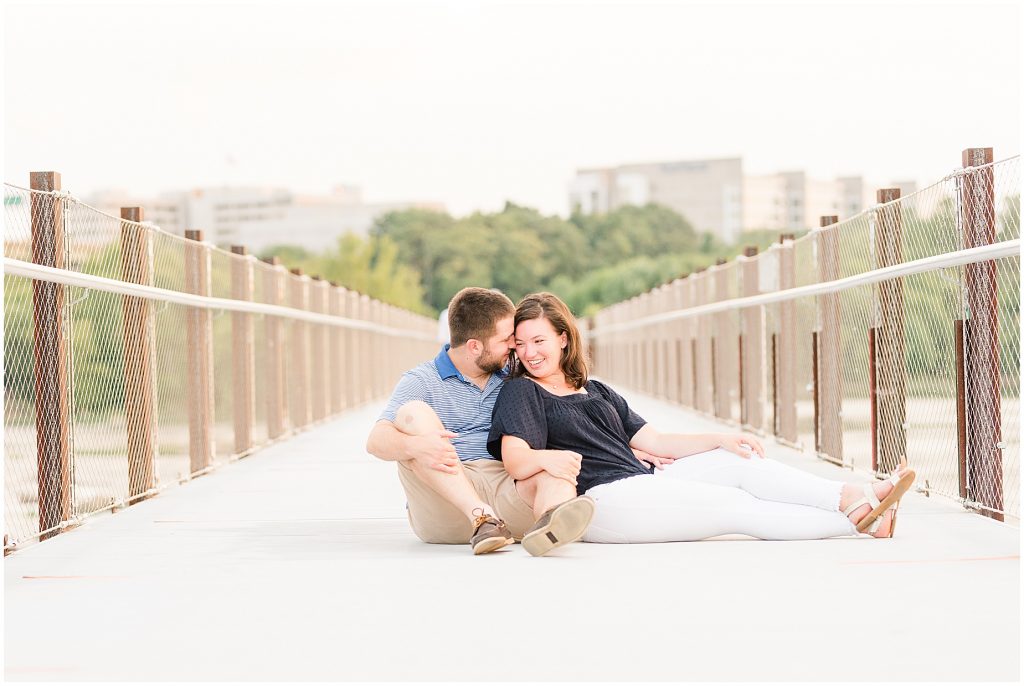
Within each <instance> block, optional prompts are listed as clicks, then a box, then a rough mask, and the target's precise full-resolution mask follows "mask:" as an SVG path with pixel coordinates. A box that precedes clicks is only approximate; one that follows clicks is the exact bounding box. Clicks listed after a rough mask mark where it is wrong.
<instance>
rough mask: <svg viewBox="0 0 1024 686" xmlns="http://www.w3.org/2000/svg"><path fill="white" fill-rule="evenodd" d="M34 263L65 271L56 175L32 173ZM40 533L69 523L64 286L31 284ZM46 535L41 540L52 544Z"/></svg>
mask: <svg viewBox="0 0 1024 686" xmlns="http://www.w3.org/2000/svg"><path fill="white" fill-rule="evenodd" d="M29 182H30V186H31V188H32V190H33V191H39V192H36V193H32V196H31V198H32V261H33V262H35V263H36V264H41V265H45V266H47V267H55V268H57V269H64V268H65V262H64V206H63V202H62V201H61V200H60V199H59V198H58V197H56V196H54V195H45V194H44V193H47V192H53V191H59V190H60V174H58V173H57V172H32V173H31V174H30V175H29ZM32 313H33V316H32V320H33V321H32V323H33V343H34V351H35V379H36V385H35V391H36V458H37V465H36V468H37V475H38V497H39V530H40V531H46V530H47V529H52V528H54V527H56V526H58V525H60V524H61V523H62V522H66V521H68V520H69V519H71V516H72V512H73V509H72V508H73V503H72V500H71V454H70V438H71V436H70V433H71V427H70V425H69V398H68V359H67V349H66V347H65V328H64V286H63V285H62V284H57V283H50V282H48V281H36V280H33V281H32ZM48 537H49V535H46V534H44V535H43V536H41V537H40V538H48Z"/></svg>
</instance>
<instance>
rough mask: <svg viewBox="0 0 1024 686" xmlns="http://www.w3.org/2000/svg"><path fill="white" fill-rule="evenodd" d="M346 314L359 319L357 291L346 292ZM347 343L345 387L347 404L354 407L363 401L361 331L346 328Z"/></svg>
mask: <svg viewBox="0 0 1024 686" xmlns="http://www.w3.org/2000/svg"><path fill="white" fill-rule="evenodd" d="M346 300H347V314H346V316H347V317H348V318H349V319H353V320H361V319H362V314H361V313H360V311H359V292H358V291H349V292H348V294H347V299H346ZM346 335H347V337H348V342H349V345H348V346H347V347H348V352H347V353H346V355H345V362H346V368H347V369H348V374H347V377H348V381H347V383H346V385H345V388H346V390H347V392H348V398H349V402H348V406H349V407H350V408H351V407H356V406H358V405H361V404H362V403H363V377H364V370H363V365H364V364H365V363H366V362H365V360H363V359H362V356H363V350H364V347H365V346H364V345H363V332H362V331H359V330H358V329H348V330H347V333H346Z"/></svg>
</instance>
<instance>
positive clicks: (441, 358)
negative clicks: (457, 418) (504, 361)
mask: <svg viewBox="0 0 1024 686" xmlns="http://www.w3.org/2000/svg"><path fill="white" fill-rule="evenodd" d="M451 347H452V346H451V344H450V343H445V344H444V346H443V347H442V348H441V352H439V353H438V354H437V357H435V358H434V366H435V367H436V368H437V373H438V375H439V376H440V377H441V380H442V381H443V380H444V379H450V378H452V377H453V376H454V377H457V378H458V379H460V380H462V381H466V383H469V381H467V380H466V377H464V376H463V375H462V372H460V371H459V370H458V369H456V368H455V364H454V363H453V362H452V358H450V357H448V350H449V349H451ZM497 374H498V377H499V378H502V379H504V378H505V377H506V376H508V369H501V370H499V371H498V372H497Z"/></svg>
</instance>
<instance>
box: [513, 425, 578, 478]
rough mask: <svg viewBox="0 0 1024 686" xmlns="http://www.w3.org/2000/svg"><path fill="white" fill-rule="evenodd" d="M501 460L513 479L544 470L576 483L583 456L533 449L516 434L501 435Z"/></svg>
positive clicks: (560, 451)
mask: <svg viewBox="0 0 1024 686" xmlns="http://www.w3.org/2000/svg"><path fill="white" fill-rule="evenodd" d="M501 461H502V462H504V463H505V471H507V472H508V473H509V474H511V475H512V478H513V479H516V480H520V481H521V480H522V479H528V478H530V477H531V476H533V475H534V474H537V473H539V472H542V471H546V472H547V473H548V474H550V475H551V476H554V477H557V478H559V479H565V480H566V481H569V482H570V483H572V485H573V486H575V485H576V477H577V476H578V475H579V473H580V464H581V463H582V461H583V457H582V456H581V455H580V454H579V453H574V452H572V451H570V450H534V449H533V448H531V447H530V446H529V444H528V443H527V442H526V441H524V440H523V439H521V438H519V437H518V436H509V435H505V436H502V437H501Z"/></svg>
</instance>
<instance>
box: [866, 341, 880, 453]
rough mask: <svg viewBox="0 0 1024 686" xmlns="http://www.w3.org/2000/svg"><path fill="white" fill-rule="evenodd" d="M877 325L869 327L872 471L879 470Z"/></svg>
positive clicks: (869, 400) (869, 401) (869, 402)
mask: <svg viewBox="0 0 1024 686" xmlns="http://www.w3.org/2000/svg"><path fill="white" fill-rule="evenodd" d="M877 331H878V329H877V327H874V326H872V327H870V328H869V329H868V404H869V406H870V408H871V409H870V413H871V471H873V472H876V473H877V472H878V471H879V470H878V362H877V357H876V351H877V348H876V347H875V346H876V341H877V340H878V337H877Z"/></svg>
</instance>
